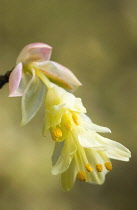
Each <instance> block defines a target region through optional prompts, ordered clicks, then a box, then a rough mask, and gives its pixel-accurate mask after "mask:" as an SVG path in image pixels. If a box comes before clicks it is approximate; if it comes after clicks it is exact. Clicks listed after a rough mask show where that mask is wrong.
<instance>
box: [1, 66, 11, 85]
mask: <svg viewBox="0 0 137 210" xmlns="http://www.w3.org/2000/svg"><path fill="white" fill-rule="evenodd" d="M11 72H12V70H10V71H7V72H6V74H4V75H0V88H2V87H3V86H4V85H5V84H6V83H7V82H9V76H10V74H11Z"/></svg>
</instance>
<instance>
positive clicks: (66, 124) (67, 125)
mask: <svg viewBox="0 0 137 210" xmlns="http://www.w3.org/2000/svg"><path fill="white" fill-rule="evenodd" d="M64 127H65V128H66V129H67V130H68V131H71V130H72V125H71V122H70V121H68V122H65V123H64Z"/></svg>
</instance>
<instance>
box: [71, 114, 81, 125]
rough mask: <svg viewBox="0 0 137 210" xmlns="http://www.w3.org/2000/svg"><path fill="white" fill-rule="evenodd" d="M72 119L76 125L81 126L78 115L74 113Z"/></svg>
mask: <svg viewBox="0 0 137 210" xmlns="http://www.w3.org/2000/svg"><path fill="white" fill-rule="evenodd" d="M72 119H73V120H74V123H75V124H76V125H79V124H80V122H79V118H78V116H77V115H76V114H74V113H73V114H72Z"/></svg>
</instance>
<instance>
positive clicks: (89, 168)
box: [85, 163, 93, 172]
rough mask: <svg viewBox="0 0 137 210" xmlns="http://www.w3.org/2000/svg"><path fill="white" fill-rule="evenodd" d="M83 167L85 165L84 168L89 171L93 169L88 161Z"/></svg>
mask: <svg viewBox="0 0 137 210" xmlns="http://www.w3.org/2000/svg"><path fill="white" fill-rule="evenodd" d="M85 167H86V169H87V171H88V172H91V171H92V170H93V169H92V167H91V165H90V164H89V163H88V164H86V165H85Z"/></svg>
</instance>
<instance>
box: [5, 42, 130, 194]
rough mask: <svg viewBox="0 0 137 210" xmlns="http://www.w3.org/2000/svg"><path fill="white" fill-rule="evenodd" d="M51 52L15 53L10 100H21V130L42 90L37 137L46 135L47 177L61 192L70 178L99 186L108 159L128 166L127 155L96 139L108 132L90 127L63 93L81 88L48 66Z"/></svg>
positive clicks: (30, 48) (34, 47)
mask: <svg viewBox="0 0 137 210" xmlns="http://www.w3.org/2000/svg"><path fill="white" fill-rule="evenodd" d="M51 50H52V48H51V47H50V46H48V45H46V44H43V43H34V44H30V45H27V46H26V47H25V48H24V49H23V50H22V51H21V53H20V54H19V56H18V59H17V66H16V67H15V69H14V70H13V71H12V73H11V75H10V78H9V88H10V96H11V97H16V96H22V125H26V124H27V123H28V122H29V121H30V120H31V119H32V118H33V117H34V115H35V114H36V113H37V111H38V110H39V108H40V105H41V103H42V100H43V97H44V95H45V87H47V89H48V91H47V94H46V103H45V110H46V111H45V118H44V128H43V135H44V136H46V134H47V132H50V134H51V137H52V139H53V140H54V141H55V147H54V152H53V156H52V164H53V167H52V171H51V172H52V174H53V175H58V174H61V183H62V187H63V190H64V191H69V190H70V189H71V188H72V187H73V185H74V183H75V180H76V178H77V179H78V180H80V181H82V182H88V183H96V184H102V183H103V182H104V180H105V175H106V174H107V173H108V172H109V171H111V170H112V163H111V161H110V159H116V160H122V161H128V160H129V158H130V157H131V153H130V151H129V150H128V149H127V148H126V147H124V146H123V145H122V144H120V143H117V142H115V141H113V140H110V139H107V138H105V137H103V136H101V135H100V134H98V133H110V132H111V131H110V129H108V128H106V127H102V126H98V125H96V124H94V123H93V122H92V121H91V119H90V118H89V117H88V116H87V115H86V109H85V107H84V106H83V104H82V101H81V99H80V98H76V97H75V96H74V95H73V94H72V93H70V92H68V91H67V90H75V89H76V88H77V87H78V86H79V85H81V83H80V82H79V81H78V79H77V78H76V77H75V76H74V74H73V73H72V72H71V71H70V70H69V69H67V68H66V67H63V66H62V65H60V64H58V63H56V62H53V61H49V59H50V55H51ZM65 89H67V90H65Z"/></svg>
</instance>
